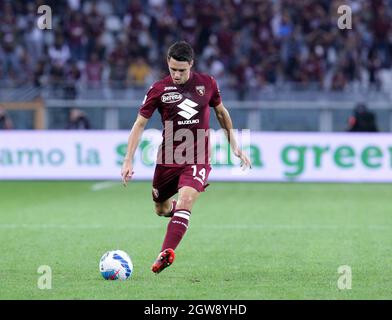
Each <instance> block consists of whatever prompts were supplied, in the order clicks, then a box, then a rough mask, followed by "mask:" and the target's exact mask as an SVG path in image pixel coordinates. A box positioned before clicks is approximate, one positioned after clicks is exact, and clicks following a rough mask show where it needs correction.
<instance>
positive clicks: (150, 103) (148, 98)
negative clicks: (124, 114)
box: [139, 86, 159, 119]
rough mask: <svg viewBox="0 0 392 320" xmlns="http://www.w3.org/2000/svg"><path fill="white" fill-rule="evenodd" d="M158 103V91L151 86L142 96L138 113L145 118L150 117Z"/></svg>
mask: <svg viewBox="0 0 392 320" xmlns="http://www.w3.org/2000/svg"><path fill="white" fill-rule="evenodd" d="M158 104H159V92H158V90H157V89H156V88H155V87H154V86H151V87H150V89H149V90H148V91H147V94H146V95H145V97H144V100H143V103H142V105H141V107H140V109H139V114H141V115H142V116H143V117H145V118H147V119H149V118H151V116H152V114H153V113H154V111H155V109H156V108H157V107H158Z"/></svg>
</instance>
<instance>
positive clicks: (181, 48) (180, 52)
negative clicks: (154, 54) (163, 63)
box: [167, 41, 193, 62]
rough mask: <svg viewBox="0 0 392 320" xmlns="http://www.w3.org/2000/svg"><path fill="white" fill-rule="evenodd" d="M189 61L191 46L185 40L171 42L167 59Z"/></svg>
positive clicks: (190, 58) (191, 52) (191, 58)
mask: <svg viewBox="0 0 392 320" xmlns="http://www.w3.org/2000/svg"><path fill="white" fill-rule="evenodd" d="M170 58H173V59H175V60H177V61H187V62H191V61H192V60H193V49H192V46H191V45H190V44H189V43H188V42H186V41H178V42H175V43H173V44H172V45H171V46H170V48H169V50H168V51H167V59H170Z"/></svg>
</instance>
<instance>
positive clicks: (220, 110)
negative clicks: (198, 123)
mask: <svg viewBox="0 0 392 320" xmlns="http://www.w3.org/2000/svg"><path fill="white" fill-rule="evenodd" d="M213 109H214V110H215V114H216V117H217V119H218V122H219V124H220V126H221V127H222V129H224V130H223V131H224V132H225V135H226V137H227V140H228V141H229V143H230V146H231V149H232V150H233V153H234V155H235V156H237V157H238V158H240V159H241V166H243V167H244V168H252V164H251V162H250V160H249V158H248V156H247V155H246V154H245V153H244V152H243V151H242V150H241V149H240V148H239V147H238V144H237V140H236V138H235V136H234V132H233V121H232V120H231V117H230V113H229V111H228V110H227V109H226V108H225V106H224V105H223V103H222V102H221V103H220V104H218V105H217V106H216V107H215V108H213Z"/></svg>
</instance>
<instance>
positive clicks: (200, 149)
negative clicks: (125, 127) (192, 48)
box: [139, 72, 221, 167]
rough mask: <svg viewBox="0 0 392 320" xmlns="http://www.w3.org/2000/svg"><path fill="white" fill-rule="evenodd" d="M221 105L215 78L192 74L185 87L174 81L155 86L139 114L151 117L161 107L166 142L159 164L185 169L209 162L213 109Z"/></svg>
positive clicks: (158, 160)
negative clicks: (191, 165) (183, 167)
mask: <svg viewBox="0 0 392 320" xmlns="http://www.w3.org/2000/svg"><path fill="white" fill-rule="evenodd" d="M220 103H221V97H220V93H219V89H218V86H217V83H216V81H215V79H214V78H212V77H211V76H209V75H207V74H201V73H196V72H191V73H190V77H189V79H188V81H187V82H186V83H185V84H182V85H178V84H174V83H173V81H172V78H171V77H170V76H167V77H166V78H164V79H162V80H160V81H158V82H156V83H154V84H153V85H152V86H151V88H150V89H149V90H148V92H147V95H146V97H145V99H144V101H143V105H142V106H141V107H140V110H139V113H140V114H141V115H142V116H143V117H145V118H150V117H151V116H152V114H153V112H154V111H155V109H157V108H158V111H159V113H160V114H161V119H162V123H163V126H164V130H163V134H162V136H163V141H162V144H161V146H160V148H159V152H158V158H157V163H158V164H163V165H165V166H174V167H176V166H182V165H186V164H194V163H209V137H208V130H209V128H210V107H212V108H214V107H216V106H218V105H219V104H220Z"/></svg>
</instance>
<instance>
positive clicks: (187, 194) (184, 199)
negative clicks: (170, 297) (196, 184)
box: [152, 186, 199, 273]
mask: <svg viewBox="0 0 392 320" xmlns="http://www.w3.org/2000/svg"><path fill="white" fill-rule="evenodd" d="M198 197H199V192H198V191H197V190H196V189H194V188H193V187H188V186H184V187H182V188H180V189H179V191H178V202H177V207H176V209H175V210H174V214H173V217H172V218H171V220H170V222H169V224H168V226H167V231H166V235H165V239H164V241H163V244H162V249H161V253H160V254H159V256H158V258H157V259H156V260H155V262H154V264H153V265H152V271H153V272H155V273H159V272H161V271H162V270H163V269H165V268H167V267H168V266H170V265H171V264H172V263H173V261H174V259H175V253H174V250H175V249H176V248H177V246H178V244H179V243H180V242H181V240H182V238H183V237H184V235H185V232H186V230H187V229H188V224H189V218H190V215H191V210H192V207H193V204H194V203H195V201H196V199H197V198H198Z"/></svg>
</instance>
